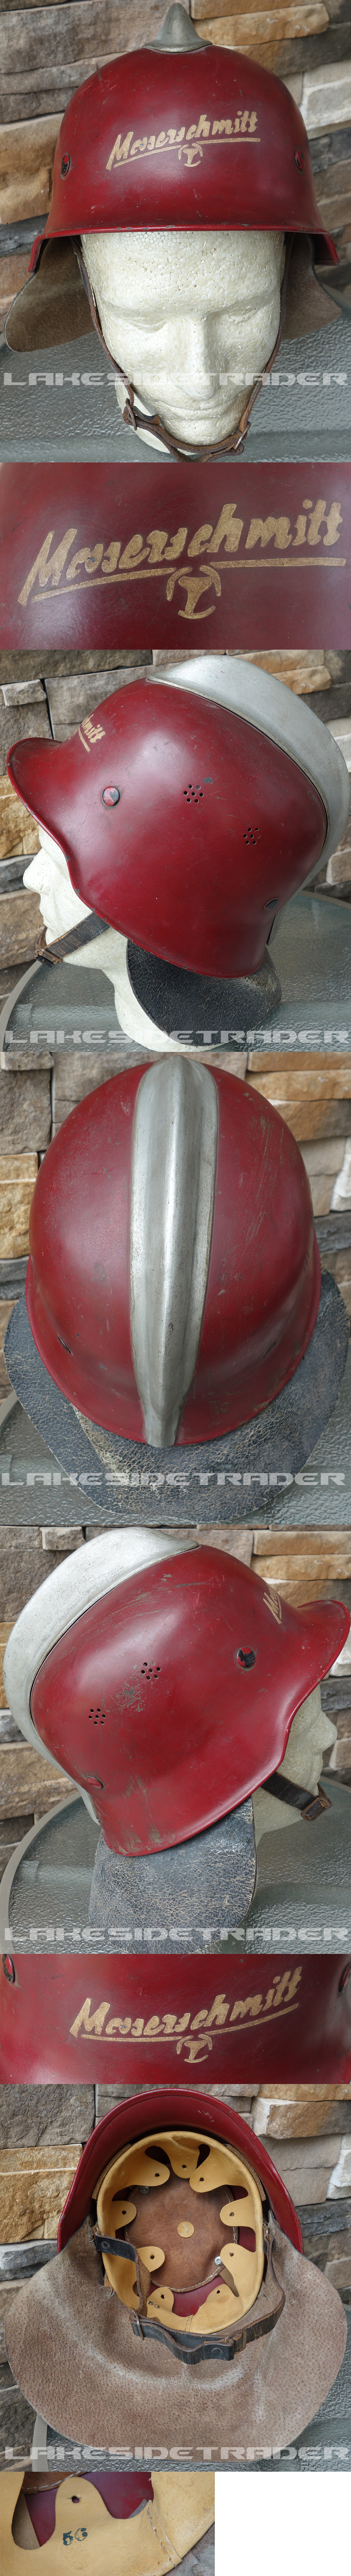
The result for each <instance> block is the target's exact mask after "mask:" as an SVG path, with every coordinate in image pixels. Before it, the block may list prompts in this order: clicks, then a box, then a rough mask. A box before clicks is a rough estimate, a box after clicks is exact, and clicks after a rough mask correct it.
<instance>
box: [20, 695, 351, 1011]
mask: <svg viewBox="0 0 351 2576" xmlns="http://www.w3.org/2000/svg"><path fill="white" fill-rule="evenodd" d="M301 755H302V762H303V739H302V745H301ZM7 766H8V771H9V776H10V778H11V780H12V784H13V786H14V787H15V788H16V789H17V792H18V795H19V796H21V797H22V798H23V801H24V803H25V804H26V805H28V806H29V807H30V810H31V812H32V813H33V814H35V816H36V818H37V821H38V822H39V823H41V824H43V825H44V826H45V827H46V830H47V831H49V832H51V833H52V835H53V838H54V840H56V841H59V842H60V846H61V849H62V850H63V851H64V854H65V858H66V860H67V865H68V868H69V873H70V878H71V883H72V885H73V886H74V890H75V893H76V894H78V895H79V896H80V898H81V901H82V902H83V903H86V904H88V905H89V906H90V908H91V909H92V911H93V912H97V913H99V914H100V915H101V916H102V918H103V919H104V920H106V921H108V922H110V923H111V924H112V926H113V928H114V929H116V930H119V931H124V932H125V935H126V938H128V937H129V938H131V939H134V940H136V942H137V945H138V946H140V947H141V948H144V949H151V950H152V952H153V953H154V954H155V955H156V956H158V957H166V958H170V959H172V961H173V964H175V965H178V966H185V967H193V969H194V971H195V973H198V974H204V975H205V974H211V975H219V976H228V975H246V974H248V973H249V972H250V971H251V972H255V971H256V969H257V968H258V967H259V966H260V965H261V964H262V959H263V957H264V953H265V948H266V942H267V936H268V933H269V931H270V930H271V929H272V923H273V921H274V916H275V913H276V912H277V911H278V910H279V906H280V905H281V904H284V903H287V902H288V901H289V897H290V896H291V895H293V894H295V893H296V890H297V887H298V886H299V885H301V884H302V882H303V880H304V878H305V877H306V876H307V875H308V873H310V872H311V869H312V868H313V867H314V866H317V864H318V860H319V858H320V855H321V851H322V850H323V844H324V841H325V835H326V814H325V808H324V805H323V804H322V800H321V797H320V796H319V795H318V790H317V788H316V787H314V786H312V785H311V782H310V780H309V779H308V778H307V777H306V774H305V771H304V769H303V766H301V768H300V767H299V766H298V763H297V761H296V760H294V759H293V758H291V757H290V755H289V753H287V752H286V751H282V750H281V749H280V747H279V744H278V743H274V742H272V741H271V740H270V738H269V737H268V736H267V735H265V733H264V732H263V731H262V732H260V731H259V729H258V726H256V725H255V724H254V723H252V724H250V722H248V721H247V720H246V718H244V717H242V716H240V715H234V714H233V713H232V711H231V709H229V708H228V707H223V706H219V705H215V704H214V703H213V701H212V703H211V698H210V695H209V698H208V699H207V698H206V699H200V698H198V697H196V694H195V691H194V692H193V694H191V693H190V692H189V691H188V690H186V689H180V688H175V689H174V690H172V689H171V688H170V687H169V686H168V685H162V681H160V682H158V683H157V686H155V683H154V682H152V681H148V680H147V678H145V680H135V681H132V682H131V683H130V684H128V688H126V689H123V688H122V689H119V690H116V694H115V696H114V697H110V698H105V699H104V700H103V701H102V703H101V705H99V706H97V707H96V708H95V709H94V714H93V715H92V716H89V717H88V719H86V720H85V722H83V724H82V725H80V726H79V730H78V732H77V733H75V734H73V735H72V736H71V739H70V741H69V742H65V743H46V742H40V741H39V740H38V738H36V737H35V736H33V738H29V739H28V737H27V739H25V740H24V741H21V742H18V743H14V744H13V746H12V750H11V751H10V752H9V754H8V762H7ZM111 784H114V785H115V786H117V787H118V790H119V803H118V804H116V805H112V804H111V805H107V804H104V803H103V792H104V788H105V787H106V786H109V785H111ZM161 853H162V867H160V854H161Z"/></svg>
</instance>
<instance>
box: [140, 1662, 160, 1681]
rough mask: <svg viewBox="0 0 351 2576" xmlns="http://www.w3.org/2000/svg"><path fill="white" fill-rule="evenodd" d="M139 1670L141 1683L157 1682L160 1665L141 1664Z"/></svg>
mask: <svg viewBox="0 0 351 2576" xmlns="http://www.w3.org/2000/svg"><path fill="white" fill-rule="evenodd" d="M140 1670H141V1679H142V1681H144V1682H152V1681H154V1682H157V1681H158V1676H159V1673H160V1672H161V1665H160V1664H141V1667H140Z"/></svg>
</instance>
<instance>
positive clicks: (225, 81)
mask: <svg viewBox="0 0 351 2576" xmlns="http://www.w3.org/2000/svg"><path fill="white" fill-rule="evenodd" d="M170 226H171V227H172V229H173V228H174V229H175V230H177V231H184V230H188V229H189V230H193V231H200V230H206V231H211V230H214V231H218V230H222V231H223V230H227V229H228V228H229V229H230V230H231V231H241V230H249V231H252V230H257V231H258V230H260V229H261V228H262V229H264V230H265V231H276V232H291V233H309V234H311V235H312V236H313V238H314V240H315V242H316V245H317V244H318V247H319V257H320V258H321V257H322V258H323V259H324V260H325V258H327V259H329V260H335V259H336V257H337V253H336V251H335V249H334V244H333V242H332V241H331V237H330V234H329V233H326V232H325V230H324V227H323V226H322V224H321V217H320V212H319V207H318V205H317V200H316V196H315V190H314V182H313V171H312V162H311V155H310V150H309V144H308V139H307V134H306V128H305V126H304V123H303V118H302V116H300V113H299V109H298V107H296V106H295V101H294V99H293V98H291V96H290V92H289V90H288V89H286V88H285V86H284V83H283V82H282V81H279V80H276V79H275V76H274V73H272V72H268V71H264V70H262V67H261V65H260V64H259V63H257V62H255V61H254V60H253V59H252V57H248V56H247V55H246V54H240V53H237V52H235V51H232V50H231V49H229V48H223V47H222V46H217V45H214V46H212V45H209V46H206V50H204V51H203V52H202V53H200V52H199V53H198V52H197V51H196V52H194V53H185V54H176V53H172V54H162V53H154V52H153V51H152V48H151V49H150V50H149V49H148V47H146V48H143V49H140V51H136V52H135V53H134V52H133V53H130V54H122V55H119V57H118V59H117V60H115V61H113V62H111V63H103V64H102V65H101V68H100V69H99V71H98V72H94V73H93V76H92V79H90V80H88V81H84V82H83V84H82V88H81V89H78V90H76V91H75V94H74V97H73V98H72V99H71V100H70V103H69V106H68V107H67V108H66V111H65V115H64V117H63V119H62V125H61V126H60V132H59V136H58V141H57V144H56V152H55V160H54V172H53V188H52V198H51V206H50V213H49V215H48V219H47V224H46V227H45V234H44V239H48V238H51V239H52V237H53V236H56V238H57V237H60V236H61V237H62V235H67V234H71V235H72V234H73V235H77V234H80V233H88V232H118V231H119V230H120V229H122V230H124V231H128V232H130V231H133V230H137V231H140V230H142V231H143V232H144V231H147V230H148V229H149V228H150V229H151V230H152V231H158V230H162V231H163V230H167V228H168V227H170ZM39 255H40V252H39ZM37 257H38V246H37V244H36V243H35V244H34V250H33V252H32V259H31V268H32V269H33V268H34V267H35V265H36V259H37Z"/></svg>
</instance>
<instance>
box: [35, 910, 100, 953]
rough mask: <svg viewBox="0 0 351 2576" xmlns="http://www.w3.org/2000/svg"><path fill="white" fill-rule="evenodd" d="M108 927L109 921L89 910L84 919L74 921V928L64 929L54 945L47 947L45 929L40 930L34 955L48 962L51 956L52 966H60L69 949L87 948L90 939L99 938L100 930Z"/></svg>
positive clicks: (69, 951)
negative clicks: (60, 937) (86, 917)
mask: <svg viewBox="0 0 351 2576" xmlns="http://www.w3.org/2000/svg"><path fill="white" fill-rule="evenodd" d="M109 928H110V924H109V922H108V921H102V920H101V916H100V914H99V913H98V912H90V913H89V916H88V919H87V920H86V921H76V923H75V926H74V929H73V930H65V931H64V933H63V936H62V939H57V940H56V943H55V947H53V945H52V943H50V947H49V948H47V946H46V930H41V932H40V938H39V939H38V941H37V947H36V951H35V954H36V957H45V960H46V958H48V959H49V962H50V958H51V961H52V965H53V966H61V965H62V960H63V958H64V957H68V956H69V955H70V953H71V950H76V949H78V948H88V947H89V944H90V940H91V939H100V938H101V931H102V930H109Z"/></svg>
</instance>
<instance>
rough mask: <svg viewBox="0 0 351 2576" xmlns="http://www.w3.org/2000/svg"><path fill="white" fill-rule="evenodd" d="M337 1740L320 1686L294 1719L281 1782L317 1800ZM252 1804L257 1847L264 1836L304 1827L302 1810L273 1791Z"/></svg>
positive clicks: (256, 1795) (258, 1792) (281, 1765)
mask: <svg viewBox="0 0 351 2576" xmlns="http://www.w3.org/2000/svg"><path fill="white" fill-rule="evenodd" d="M336 1736H337V1727H336V1726H333V1725H332V1723H331V1720H330V1718H329V1717H326V1715H325V1710H324V1709H323V1708H322V1703H321V1694H320V1687H319V1682H318V1683H317V1688H316V1690H314V1691H310V1694H309V1698H308V1699H303V1700H302V1701H301V1708H297V1710H296V1717H293V1721H292V1726H291V1727H290V1735H289V1742H288V1745H287V1749H286V1753H284V1760H283V1762H280V1763H279V1779H280V1780H293V1781H294V1784H295V1786H296V1788H298V1789H309V1790H310V1794H311V1797H316V1796H317V1790H318V1781H319V1779H320V1775H321V1769H322V1761H323V1754H324V1753H326V1751H327V1746H328V1745H331V1744H335V1742H336ZM252 1803H253V1811H254V1824H255V1836H256V1845H257V1844H258V1843H259V1842H261V1838H262V1834H271V1833H277V1832H279V1829H280V1830H281V1827H282V1825H286V1826H288V1827H289V1828H290V1829H291V1827H292V1826H294V1825H301V1824H302V1817H301V1815H300V1811H299V1808H298V1807H289V1806H288V1805H286V1807H285V1806H284V1805H283V1800H282V1799H280V1798H274V1797H272V1796H271V1794H270V1790H269V1789H264V1788H262V1789H255V1792H254V1797H253V1802H252Z"/></svg>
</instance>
